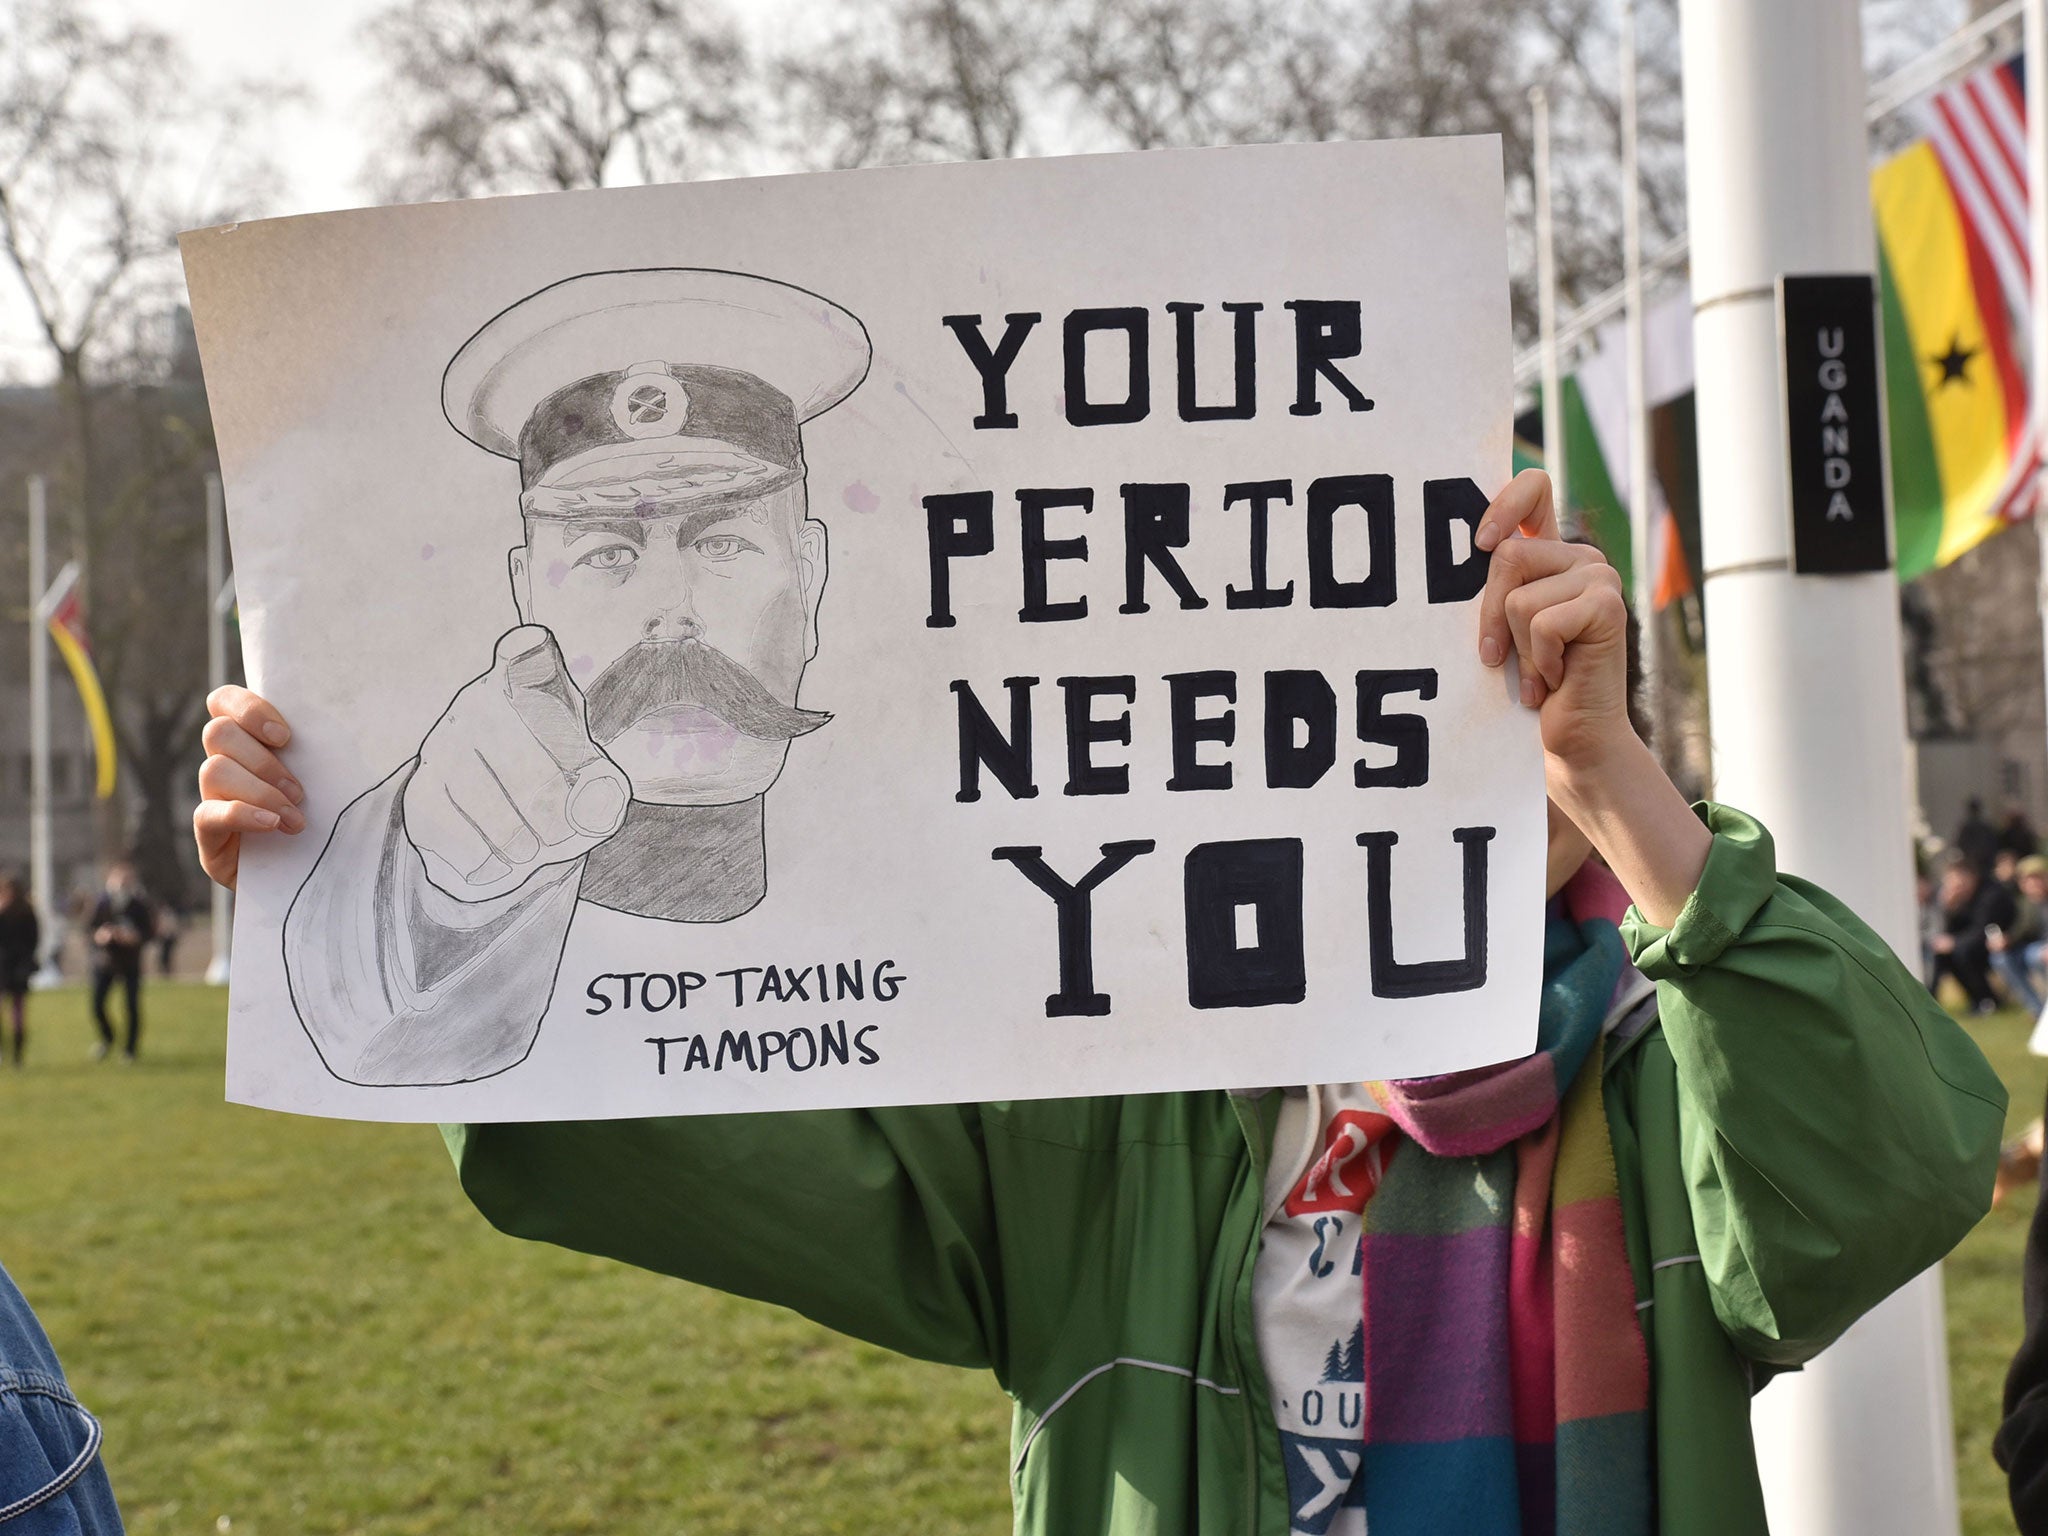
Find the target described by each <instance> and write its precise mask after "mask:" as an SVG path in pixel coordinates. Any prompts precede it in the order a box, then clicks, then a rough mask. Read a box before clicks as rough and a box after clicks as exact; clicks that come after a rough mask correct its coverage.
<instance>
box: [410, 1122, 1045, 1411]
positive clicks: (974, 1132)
mask: <svg viewBox="0 0 2048 1536" xmlns="http://www.w3.org/2000/svg"><path fill="white" fill-rule="evenodd" d="M442 1134H443V1135H444V1137H445V1138H446V1139H447V1142H448V1146H449V1150H450V1151H451V1152H452V1153H453V1154H454V1157H455V1163H456V1167H457V1169H458V1170H459V1171H460V1174H461V1178H462V1187H463V1189H464V1191H465V1192H466V1193H467V1194H468V1195H469V1197H470V1199H471V1200H472V1201H474V1202H475V1204H476V1206H477V1208H478V1209H479V1210H481V1211H482V1212H483V1214H484V1215H485V1217H487V1218H488V1219H489V1220H490V1222H491V1224H492V1225H494V1226H496V1227H497V1228H499V1229H500V1230H501V1231H504V1232H508V1233H510V1234H512V1235H513V1236H515V1237H525V1238H534V1239H538V1240H540V1241H542V1242H550V1243H558V1244H561V1245H562V1246H564V1247H568V1248H575V1249H578V1250H580V1251H582V1252H585V1253H595V1254H602V1255H604V1256H606V1257H609V1258H614V1259H620V1260H623V1261H624V1262H626V1263H628V1264H635V1265H638V1266H640V1267H641V1268H643V1269H652V1270H658V1271H660V1272H662V1273H664V1274H669V1275H675V1276H678V1277H680V1278H682V1279H685V1280H691V1281H695V1282H696V1283H698V1284H700V1285H707V1286H711V1287H714V1288H716V1289H718V1290H722V1291H732V1292H735V1293H737V1294H739V1295H742V1296H752V1297H755V1298H757V1299H759V1300H762V1301H769V1302H774V1303H776V1304H778V1305H780V1306H786V1307H791V1308H793V1309H795V1310H796V1311H798V1312H801V1313H803V1314H804V1315H805V1316H807V1317H810V1318H812V1319H814V1320H815V1321H817V1322H820V1323H823V1324H824V1325H825V1326H826V1327H828V1328H833V1329H837V1330H838V1331H839V1332H841V1333H847V1334H851V1335H853V1336H854V1337H856V1338H862V1339H867V1340H869V1341H871V1342H873V1343H876V1344H880V1345H883V1346H884V1347H886V1348H889V1349H893V1350H897V1351H899V1352H901V1353H904V1354H909V1355H916V1356H919V1357H920V1358H923V1359H927V1360H937V1361H940V1362H942V1363H945V1364H949V1365H961V1366H976V1367H988V1368H993V1369H994V1370H995V1372H996V1374H997V1375H998V1376H999V1377H1002V1378H1003V1379H1005V1380H1007V1360H1006V1349H1005V1338H1004V1328H1003V1323H1002V1315H1003V1314H1002V1295H1001V1290H1002V1281H1001V1272H1000V1267H999V1260H998V1244H997V1241H996V1218H995V1208H994V1204H995V1203H994V1201H993V1200H992V1198H991V1197H990V1191H989V1175H988V1162H987V1158H986V1155H985V1151H984V1145H983V1135H982V1123H981V1116H980V1112H979V1110H978V1109H977V1108H976V1107H975V1106H973V1105H924V1106H917V1107H912V1108H906V1109H877V1110H802V1111H790V1112H785V1113H780V1114H751V1115H697V1116H690V1117H687V1118H671V1119H662V1120H602V1121H586V1122H568V1123H560V1124H526V1125H468V1126H446V1127H443V1130H442Z"/></svg>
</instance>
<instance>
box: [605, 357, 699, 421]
mask: <svg viewBox="0 0 2048 1536" xmlns="http://www.w3.org/2000/svg"><path fill="white" fill-rule="evenodd" d="M689 415H690V395H689V391H688V390H686V389H684V388H683V386H682V385H681V384H679V383H678V382H676V380H675V379H674V378H673V377H672V376H671V375H670V373H669V371H668V364H666V363H638V364H636V365H634V367H633V369H632V371H631V372H629V373H628V374H627V375H626V376H625V378H623V379H621V380H620V381H619V385H618V388H616V389H614V390H613V391H612V420H613V421H614V422H615V423H616V424H617V425H618V429H619V430H620V431H621V432H623V433H625V434H626V436H628V437H674V436H675V435H676V434H677V433H679V432H681V431H682V430H683V424H684V423H685V422H686V421H687V420H688V419H689Z"/></svg>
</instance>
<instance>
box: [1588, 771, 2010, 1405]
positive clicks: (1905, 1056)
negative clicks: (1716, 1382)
mask: <svg viewBox="0 0 2048 1536" xmlns="http://www.w3.org/2000/svg"><path fill="white" fill-rule="evenodd" d="M1700 814H1701V816H1702V818H1703V819H1704V820H1705V822H1706V824H1707V826H1708V828H1709V830H1711V831H1712V832H1713V834H1714V841H1713V846H1712V850H1711V852H1710V853H1709V854H1708V857H1707V863H1706V868H1705V869H1704V871H1703V872H1702V873H1701V876H1700V881H1699V885H1698V888H1697V889H1696V890H1695V891H1694V892H1693V894H1692V896H1691V898H1690V899H1689V900H1688V901H1687V902H1686V904H1685V907H1684V909H1683V910H1682V911H1681V912H1680V913H1679V915H1678V920H1677V922H1676V923H1675V924H1674V925H1673V926H1672V927H1671V928H1670V929H1669V930H1665V929H1661V928H1658V927H1655V926H1654V925H1652V924H1650V923H1649V922H1647V921H1646V920H1644V919H1643V917H1642V915H1641V914H1640V913H1639V912H1637V911H1635V910H1634V909H1631V910H1630V912H1629V914H1628V918H1627V920H1626V922H1625V923H1624V927H1623V935H1624V937H1625V938H1626V939H1627V941H1628V946H1629V952H1630V954H1631V955H1632V956H1633V957H1634V958H1635V961H1636V964H1637V965H1638V966H1639V967H1640V968H1641V970H1642V972H1643V974H1644V975H1646V976H1648V977H1650V978H1651V979H1652V980H1654V981H1655V982H1656V983H1657V996H1658V1008H1659V1014H1660V1016H1661V1019H1662V1022H1663V1030H1664V1034H1665V1037H1666V1039H1667V1041H1668V1042H1669V1044H1670V1047H1671V1054H1672V1057H1673V1059H1674V1061H1675V1062H1676V1064H1677V1068H1678V1083H1679V1117H1680V1124H1679V1145H1680V1150H1681V1155H1682V1157H1683V1158H1684V1162H1685V1169H1684V1173H1685V1179H1686V1186H1687V1190H1688V1193H1689V1195H1690V1200H1691V1204H1692V1213H1693V1224H1694V1228H1695V1230H1696V1233H1697V1235H1698V1238H1699V1244H1700V1260H1701V1263H1702V1264H1703V1265H1704V1267H1705V1270H1706V1275H1707V1281H1708V1285H1709V1288H1710V1290H1711V1292H1712V1295H1713V1301H1714V1308H1715V1311H1716V1313H1717V1315H1718V1316H1719V1318H1720V1321H1721V1324H1722V1326H1723V1327H1724V1328H1725V1329H1726V1330H1727V1331H1728V1333H1729V1335H1730V1337H1731V1338H1732V1339H1733V1340H1734V1341H1735V1344H1736V1346H1737V1347H1738V1348H1739V1349H1741V1350H1742V1351H1743V1353H1745V1354H1746V1355H1749V1356H1750V1357H1751V1358H1753V1359H1756V1360H1758V1361H1761V1362H1763V1363H1766V1364H1770V1365H1775V1366H1791V1365H1798V1364H1800V1363H1802V1362H1804V1361H1806V1360H1808V1359H1811V1358H1812V1357H1813V1356H1814V1355H1816V1354H1818V1353H1819V1352H1820V1350H1821V1349H1822V1348H1824V1347H1825V1346H1826V1345H1828V1344H1829V1343H1831V1342H1832V1341H1833V1340H1834V1339H1835V1338H1837V1337H1839V1336H1840V1334H1841V1333H1842V1332H1843V1331H1844V1330H1845V1329H1846V1328H1847V1327H1848V1326H1849V1325H1850V1324H1851V1323H1852V1322H1854V1321H1855V1320H1856V1319H1857V1317H1859V1316H1860V1315H1862V1314H1863V1313H1864V1312H1866V1311H1868V1310H1869V1309H1870V1308H1871V1307H1873V1306H1875V1305H1876V1304H1877V1303H1878V1302H1879V1301H1881V1300H1882V1299H1883V1298H1884V1297H1885V1296H1887V1295H1889V1294H1890V1293H1891V1292H1892V1291H1894V1290H1896V1289H1897V1288H1898V1287H1899V1286H1901V1285H1903V1284H1904V1283H1905V1282H1906V1281H1907V1280H1909V1279H1911V1278H1912V1277H1913V1276H1914V1275H1916V1274H1918V1273H1919V1272H1920V1271H1921V1270H1923V1269H1925V1268H1927V1267H1928V1266H1929V1265H1930V1264H1933V1263H1935V1262H1936V1261H1937V1260H1939V1259H1940V1258H1941V1257H1942V1256H1943V1255H1944V1254H1946V1253H1947V1252H1948V1251H1949V1249H1950V1248H1952V1247H1954V1246H1955V1244H1956V1243H1957V1242H1958V1241H1960V1240H1961V1239H1962V1237H1963V1235H1964V1234H1965V1233H1967V1232H1968V1231H1969V1230H1970V1228H1971V1227H1972V1226H1973V1225H1975V1224H1976V1222H1977V1220H1978V1218H1979V1217H1981V1216H1982V1215H1983V1214H1984V1212H1985V1211H1986V1210H1988V1209H1989V1208H1990V1204H1991V1182H1992V1177H1993V1174H1994V1172H1995V1170H1996V1167H1997V1162H1998V1144H1999V1135H2000V1131H2001V1128H2002V1126H2003V1123H2004V1115H2005V1090H2004V1087H2003V1086H2002V1085H2001V1084H2000V1082H1999V1080H1998V1078H1997V1076H1996V1075H1995V1074H1994V1073H1993V1072H1992V1070H1991V1068H1990V1066H1989V1065H1988V1064H1987V1063H1986V1062H1985V1060H1984V1057H1983V1054H1982V1053H1981V1052H1980V1051H1978V1049H1977V1047H1976V1045H1975V1044H1974V1043H1973V1042H1972V1041H1971V1039H1970V1037H1969V1036H1968V1035H1967V1034H1966V1033H1965V1032H1964V1031H1963V1030H1962V1028H1961V1027H1960V1026H1959V1025H1958V1024H1957V1023H1956V1022H1955V1021H1954V1020H1953V1019H1951V1018H1950V1017H1949V1016H1948V1014H1947V1013H1946V1012H1945V1011H1944V1010H1943V1009H1942V1008H1940V1007H1939V1006H1938V1005H1937V1004H1936V1003H1935V1002H1934V1000H1933V999H1932V998H1931V997H1930V996H1929V995H1928V993H1927V990H1926V988H1925V987H1923V986H1922V985H1921V984H1920V983H1919V982H1918V981H1916V980H1915V979H1914V978H1913V976H1912V975H1911V973H1909V972H1908V971H1907V970H1906V968H1905V967H1904V966H1903V965H1901V964H1900V963H1899V961H1898V959H1897V957H1895V956H1894V955H1893V954H1892V952H1891V950H1890V949H1889V948H1888V947H1887V946H1886V945H1885V943H1884V941H1883V940H1881V939H1880V938H1878V937H1877V935H1876V934H1875V933H1873V932H1872V931H1871V930H1870V929H1869V928H1868V927H1867V926H1865V924H1864V923H1863V922H1862V921H1861V920H1860V919H1858V918H1857V917H1856V915H1855V914H1854V913H1852V912H1850V911H1849V909H1848V908H1847V907H1845V906H1843V905H1842V903H1841V902H1839V901H1837V900H1835V898H1833V897H1832V896H1830V895H1828V894H1827V892H1825V891H1822V890H1820V889H1818V888H1817V887H1815V886H1812V885H1809V884H1808V883H1806V882H1805V881H1803V880H1797V879H1794V878H1792V877H1790V876H1781V875H1780V874H1779V873H1778V870H1777V863H1776V858H1775V854H1774V851H1773V848H1772V845H1771V838H1770V834H1769V833H1767V832H1766V831H1765V830H1764V829H1763V828H1762V827H1761V826H1759V825H1758V824H1757V823H1756V822H1754V821H1752V820H1751V819H1750V818H1748V817H1747V816H1744V815H1742V814H1741V813H1740V812H1738V811H1733V810H1730V809H1728V808H1727V807H1725V806H1713V805H1709V806H1703V807H1701V808H1700Z"/></svg>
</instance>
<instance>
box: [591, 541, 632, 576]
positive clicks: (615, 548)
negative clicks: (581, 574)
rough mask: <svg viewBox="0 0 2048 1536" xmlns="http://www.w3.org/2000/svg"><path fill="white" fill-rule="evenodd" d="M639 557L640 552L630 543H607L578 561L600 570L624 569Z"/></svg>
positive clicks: (629, 566)
mask: <svg viewBox="0 0 2048 1536" xmlns="http://www.w3.org/2000/svg"><path fill="white" fill-rule="evenodd" d="M639 558H640V556H639V553H638V552H637V551H636V550H635V549H634V548H633V546H632V545H630V544H607V545H605V547H604V548H603V549H593V550H592V551H591V552H590V553H589V554H587V555H585V556H584V557H583V558H582V559H581V560H578V561H577V562H576V563H577V564H578V565H587V566H590V567H591V568H592V569H594V570H599V571H623V570H628V569H630V568H631V567H632V565H633V562H634V561H636V560H638V559H639Z"/></svg>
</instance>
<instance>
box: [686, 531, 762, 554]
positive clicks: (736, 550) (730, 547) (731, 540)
mask: <svg viewBox="0 0 2048 1536" xmlns="http://www.w3.org/2000/svg"><path fill="white" fill-rule="evenodd" d="M690 547H691V548H692V549H694V550H696V551H697V553H698V554H700V555H702V556H703V557H704V558H705V559H706V560H732V559H735V558H737V557H738V556H739V555H740V554H742V553H743V552H745V551H747V550H750V549H751V550H752V551H754V553H755V554H759V553H760V552H761V547H760V545H758V544H754V543H751V542H749V541H748V540H746V539H743V538H741V537H740V536H739V535H738V534H736V533H707V534H706V535H704V537H703V538H701V539H699V540H698V541H697V542H696V543H695V544H693V545H691V546H690Z"/></svg>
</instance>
